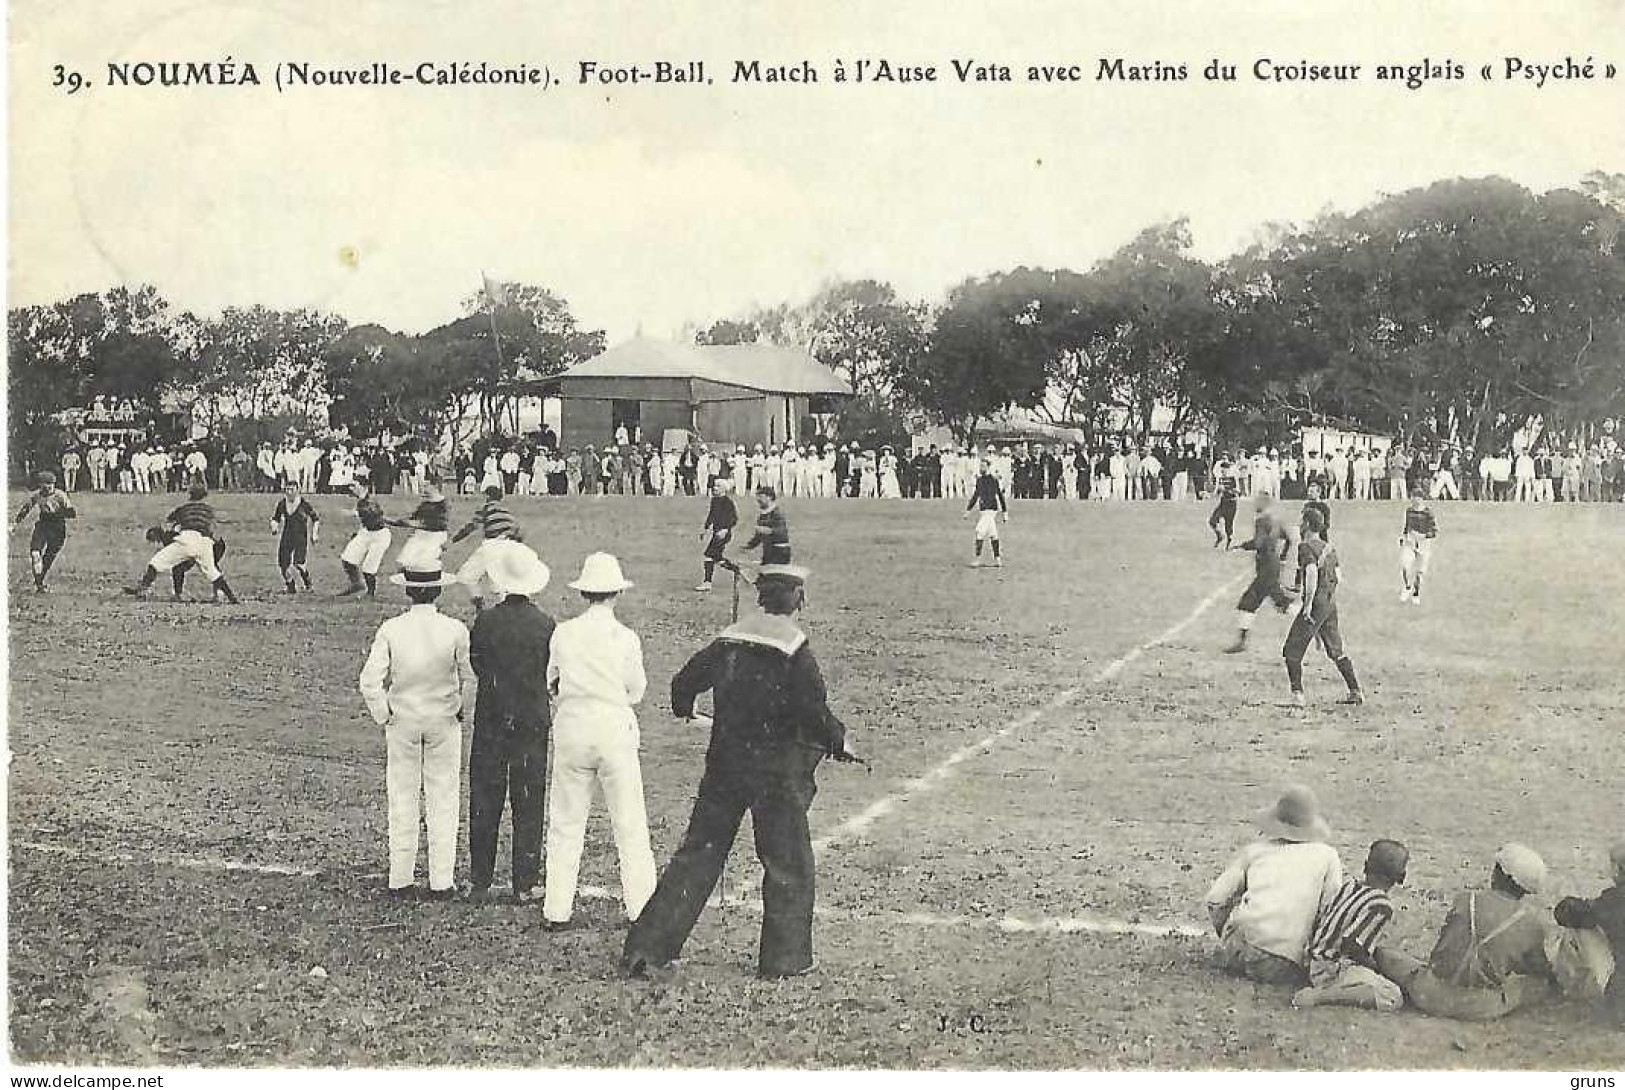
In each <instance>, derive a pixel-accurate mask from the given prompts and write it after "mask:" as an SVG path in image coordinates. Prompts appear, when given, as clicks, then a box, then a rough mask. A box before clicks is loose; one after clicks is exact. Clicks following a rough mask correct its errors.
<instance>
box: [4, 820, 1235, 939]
mask: <svg viewBox="0 0 1625 1090" xmlns="http://www.w3.org/2000/svg"><path fill="white" fill-rule="evenodd" d="M12 847H13V848H18V849H21V850H23V851H29V852H37V853H39V854H41V855H52V856H56V857H58V858H64V859H81V860H87V861H94V862H98V863H116V864H129V865H140V866H158V867H179V868H182V869H185V870H194V871H204V872H206V873H213V874H260V875H266V876H269V877H273V878H317V877H320V876H321V875H322V873H323V872H322V871H319V870H312V869H310V868H308V867H295V866H287V865H284V864H280V863H249V862H245V861H243V860H240V859H223V858H219V857H210V856H187V855H152V856H141V855H135V854H133V853H130V852H112V853H108V852H92V851H85V850H81V849H79V848H73V847H69V846H67V845H65V844H42V843H38V842H35V841H19V842H17V843H14V844H12ZM361 877H363V878H381V877H383V876H382V875H376V874H375V875H362V876H361ZM576 892H577V894H578V895H579V896H580V897H582V898H584V899H586V900H590V901H615V902H619V901H620V899H621V895H620V893H619V892H617V891H615V890H610V889H605V888H604V887H603V886H581V887H580V888H579V889H578V890H577V891H576ZM715 903H716V902H714V901H713V902H712V904H715ZM726 907H728V908H741V909H744V910H745V911H747V912H750V913H752V914H754V915H760V914H761V911H762V904H761V901H759V900H748V901H737V900H732V899H730V900H729V901H728V902H727V903H726ZM814 912H815V914H816V915H817V916H819V917H820V918H822V919H831V920H839V921H846V922H871V923H872V922H874V921H875V920H886V921H889V922H892V923H897V924H903V925H905V926H908V927H917V928H922V929H927V930H946V929H950V928H979V927H985V928H991V929H993V930H996V931H1002V932H1004V933H1006V934H1021V935H1073V934H1090V935H1139V936H1143V937H1147V938H1172V937H1178V938H1199V937H1201V936H1203V935H1206V934H1207V932H1206V931H1205V930H1203V929H1202V928H1200V927H1197V926H1195V925H1194V924H1187V923H1171V924H1152V923H1137V922H1133V921H1130V920H1118V919H1113V918H1112V917H1109V916H1041V917H1039V918H1038V919H1023V918H1021V917H1019V916H996V917H995V916H966V915H942V914H939V913H935V912H878V913H877V912H857V911H854V910H852V909H843V908H834V907H830V906H825V905H820V906H818V907H817V908H816V909H814Z"/></svg>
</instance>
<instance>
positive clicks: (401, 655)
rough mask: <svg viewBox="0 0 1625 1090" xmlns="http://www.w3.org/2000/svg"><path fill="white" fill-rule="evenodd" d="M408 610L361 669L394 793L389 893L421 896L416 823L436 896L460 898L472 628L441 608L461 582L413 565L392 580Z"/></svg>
mask: <svg viewBox="0 0 1625 1090" xmlns="http://www.w3.org/2000/svg"><path fill="white" fill-rule="evenodd" d="M390 581H391V582H392V583H395V584H396V585H397V586H403V587H405V588H406V596H407V598H409V599H410V600H411V602H412V606H411V608H410V609H408V610H407V611H406V612H405V613H402V614H399V615H397V616H394V617H391V618H390V619H389V620H387V621H385V622H384V623H383V624H381V625H379V626H378V634H377V635H376V636H374V637H373V641H372V651H371V652H370V653H369V654H368V655H367V663H366V665H365V666H363V667H362V668H361V680H360V688H361V696H362V698H363V699H364V700H366V702H367V711H368V712H370V713H371V714H372V718H373V721H374V722H375V723H377V724H378V725H379V726H381V727H383V728H384V739H385V743H386V746H387V754H388V759H387V766H386V769H387V770H386V774H385V779H386V783H387V785H388V795H389V887H388V894H389V896H391V897H397V898H409V897H413V896H416V895H417V893H418V887H417V885H416V879H417V860H418V822H419V820H420V819H421V820H422V822H423V824H424V825H425V826H426V827H427V829H428V834H429V891H428V893H427V894H426V896H427V898H428V899H430V900H437V901H443V900H450V899H451V898H452V897H453V896H455V894H456V887H455V886H454V885H453V883H452V868H453V866H454V865H455V863H456V860H457V815H458V799H459V790H458V789H459V786H460V781H461V779H462V767H461V766H462V754H463V730H462V722H461V720H462V717H463V708H464V706H465V705H468V704H472V703H473V701H474V668H473V666H472V665H471V664H470V662H469V657H468V628H467V627H466V626H465V625H464V624H463V622H461V621H459V620H457V619H455V618H453V617H448V616H446V615H445V614H444V613H441V612H440V611H439V610H437V609H436V608H435V605H434V603H435V599H437V598H439V597H440V589H441V588H442V587H446V586H450V585H451V584H453V583H455V582H456V581H457V580H456V577H455V576H445V575H443V574H442V573H441V571H440V569H439V567H438V566H437V567H434V568H427V569H426V568H407V569H405V570H404V571H401V572H398V573H396V574H395V575H393V576H391V577H390Z"/></svg>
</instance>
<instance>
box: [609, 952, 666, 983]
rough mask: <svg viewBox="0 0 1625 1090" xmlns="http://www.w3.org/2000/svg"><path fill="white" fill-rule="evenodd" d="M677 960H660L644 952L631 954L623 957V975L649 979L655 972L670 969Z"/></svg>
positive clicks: (630, 978) (633, 978)
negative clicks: (643, 953)
mask: <svg viewBox="0 0 1625 1090" xmlns="http://www.w3.org/2000/svg"><path fill="white" fill-rule="evenodd" d="M674 964H675V962H664V963H662V962H658V961H654V960H652V959H650V958H648V957H645V956H643V955H642V954H629V955H627V956H626V957H624V958H622V959H621V975H622V976H623V977H625V978H627V979H628V980H648V979H649V978H650V977H652V976H653V975H654V974H655V973H657V972H659V971H660V970H663V969H669V968H671V966H672V965H674Z"/></svg>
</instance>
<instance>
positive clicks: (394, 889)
mask: <svg viewBox="0 0 1625 1090" xmlns="http://www.w3.org/2000/svg"><path fill="white" fill-rule="evenodd" d="M421 892H422V891H421V890H420V889H418V887H417V886H416V885H410V886H390V887H389V888H388V889H386V890H384V896H385V897H388V898H389V899H390V900H391V901H415V900H417V899H418V895H419V894H420V893H421Z"/></svg>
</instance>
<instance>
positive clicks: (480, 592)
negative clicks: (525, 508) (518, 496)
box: [451, 485, 525, 609]
mask: <svg viewBox="0 0 1625 1090" xmlns="http://www.w3.org/2000/svg"><path fill="white" fill-rule="evenodd" d="M475 530H478V531H480V536H481V538H482V539H483V540H482V541H481V542H480V546H479V548H477V549H475V550H474V551H473V552H472V553H470V554H469V555H468V559H467V560H465V561H463V566H462V567H461V568H459V569H458V570H457V582H458V583H460V584H462V585H463V586H465V587H467V588H468V593H469V595H470V597H472V598H473V600H474V608H475V609H483V608H484V607H485V599H486V596H487V595H488V594H492V593H495V591H496V590H497V588H496V586H495V585H494V584H493V583H492V582H491V580H490V579H489V578H487V576H486V569H487V568H488V567H489V566H490V564H491V562H492V560H493V559H494V558H495V556H496V554H497V553H498V552H499V551H500V550H501V549H502V548H503V547H504V546H503V545H502V544H500V543H502V542H510V541H511V542H522V541H524V539H525V534H524V531H523V530H521V529H520V527H519V520H518V519H516V518H514V517H513V512H511V511H509V510H508V508H507V507H506V506H505V505H504V504H503V502H502V488H501V486H499V485H488V486H486V489H485V502H484V503H483V504H481V505H480V507H479V510H477V511H475V512H474V517H473V518H471V519H469V520H468V522H466V523H465V524H464V525H463V527H462V529H460V530H458V531H457V532H456V533H455V534H453V535H452V536H451V540H452V543H453V544H455V543H457V542H459V541H461V540H463V538H465V537H468V536H469V535H470V534H472V533H473V532H474V531H475Z"/></svg>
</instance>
